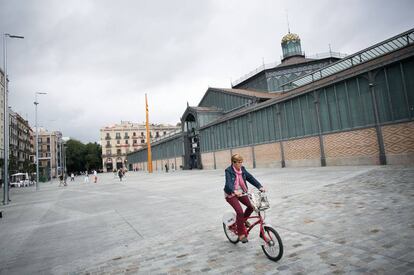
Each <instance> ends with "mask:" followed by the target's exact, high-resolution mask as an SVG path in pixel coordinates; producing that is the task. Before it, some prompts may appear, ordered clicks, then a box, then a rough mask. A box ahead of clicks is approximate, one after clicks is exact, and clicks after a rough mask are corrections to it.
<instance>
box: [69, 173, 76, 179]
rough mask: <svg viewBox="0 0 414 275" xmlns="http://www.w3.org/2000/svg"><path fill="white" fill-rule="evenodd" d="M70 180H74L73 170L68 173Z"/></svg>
mask: <svg viewBox="0 0 414 275" xmlns="http://www.w3.org/2000/svg"><path fill="white" fill-rule="evenodd" d="M70 181H75V174H73V172H72V173H70Z"/></svg>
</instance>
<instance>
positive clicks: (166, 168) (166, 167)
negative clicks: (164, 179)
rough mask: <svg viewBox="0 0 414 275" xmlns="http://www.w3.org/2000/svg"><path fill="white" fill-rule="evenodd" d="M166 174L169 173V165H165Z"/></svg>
mask: <svg viewBox="0 0 414 275" xmlns="http://www.w3.org/2000/svg"><path fill="white" fill-rule="evenodd" d="M165 172H166V173H168V164H167V163H166V164H165Z"/></svg>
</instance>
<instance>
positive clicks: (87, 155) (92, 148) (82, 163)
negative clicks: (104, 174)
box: [66, 139, 102, 172]
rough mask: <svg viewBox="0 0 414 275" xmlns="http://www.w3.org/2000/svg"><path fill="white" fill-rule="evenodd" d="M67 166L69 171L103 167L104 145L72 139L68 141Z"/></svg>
mask: <svg viewBox="0 0 414 275" xmlns="http://www.w3.org/2000/svg"><path fill="white" fill-rule="evenodd" d="M66 167H67V170H68V171H69V172H73V171H78V172H80V171H86V170H91V169H93V170H100V169H102V147H101V146H100V145H99V144H97V143H96V142H95V143H88V144H86V145H85V144H83V143H82V142H80V141H78V140H75V139H70V140H69V141H68V142H66Z"/></svg>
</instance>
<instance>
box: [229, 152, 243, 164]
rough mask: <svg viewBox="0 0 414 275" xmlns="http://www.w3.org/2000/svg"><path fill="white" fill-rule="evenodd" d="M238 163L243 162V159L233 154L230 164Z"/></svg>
mask: <svg viewBox="0 0 414 275" xmlns="http://www.w3.org/2000/svg"><path fill="white" fill-rule="evenodd" d="M239 161H243V157H242V156H240V155H239V154H234V155H232V156H231V162H232V163H235V162H239Z"/></svg>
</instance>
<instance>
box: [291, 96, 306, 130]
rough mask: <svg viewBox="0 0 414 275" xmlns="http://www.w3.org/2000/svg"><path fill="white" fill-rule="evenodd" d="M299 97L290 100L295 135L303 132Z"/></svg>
mask: <svg viewBox="0 0 414 275" xmlns="http://www.w3.org/2000/svg"><path fill="white" fill-rule="evenodd" d="M299 100H300V98H295V99H294V100H292V107H293V110H292V111H293V112H292V113H293V116H294V123H295V125H294V127H295V135H296V136H303V135H304V134H305V133H304V131H303V123H302V115H301V106H300V103H299Z"/></svg>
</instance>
